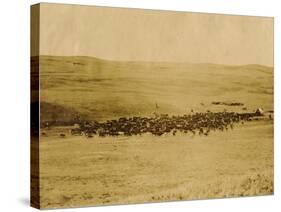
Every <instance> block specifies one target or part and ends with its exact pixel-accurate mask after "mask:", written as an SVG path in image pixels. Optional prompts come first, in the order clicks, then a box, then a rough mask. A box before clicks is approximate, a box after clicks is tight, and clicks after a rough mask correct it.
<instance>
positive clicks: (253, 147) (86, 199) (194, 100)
mask: <svg viewBox="0 0 281 212" xmlns="http://www.w3.org/2000/svg"><path fill="white" fill-rule="evenodd" d="M40 101H41V117H40V118H41V122H48V121H52V120H63V121H68V120H71V119H73V118H74V117H75V116H77V114H79V115H81V116H82V117H84V118H87V119H89V120H97V121H105V120H109V119H116V118H120V117H130V116H152V114H153V113H154V112H157V113H168V114H189V113H191V110H193V111H197V112H206V111H207V110H210V111H223V110H227V111H235V112H245V110H246V111H251V112H252V111H254V110H255V109H256V108H257V107H262V108H263V109H264V111H266V112H268V111H273V69H272V68H270V67H265V66H260V65H246V66H226V65H216V64H184V63H177V64H176V63H149V62H115V61H105V60H101V59H97V58H89V57H52V56H40ZM212 102H241V103H243V104H244V105H243V106H240V105H239V106H229V105H228V104H223V105H221V104H218V105H216V104H212ZM156 105H157V107H156ZM266 115H267V114H266ZM69 131H70V127H67V126H53V127H50V128H48V129H45V128H42V129H41V133H42V132H44V136H43V135H42V136H41V137H40V197H41V198H40V201H41V207H42V208H56V207H74V206H81V205H84V206H88V205H93V204H95V205H103V204H117V203H139V202H157V201H166V200H183V199H205V198H220V197H235V196H249V195H266V194H272V193H273V191H274V187H273V184H274V180H273V120H272V119H269V118H265V119H263V120H258V121H251V122H247V123H244V124H242V123H239V124H236V125H235V126H234V129H233V130H228V131H224V132H219V131H216V132H211V133H210V135H208V136H199V135H192V134H189V133H188V134H180V133H179V134H177V135H176V136H173V135H163V136H152V135H149V134H144V135H140V136H118V137H111V136H106V137H98V136H94V137H93V138H87V137H85V136H72V135H71V134H70V133H69ZM60 133H64V135H65V137H64V138H61V137H60V136H59V135H60Z"/></svg>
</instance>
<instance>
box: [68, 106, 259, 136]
mask: <svg viewBox="0 0 281 212" xmlns="http://www.w3.org/2000/svg"><path fill="white" fill-rule="evenodd" d="M262 115H263V114H261V113H260V112H259V111H258V110H257V111H256V112H255V113H235V112H207V113H194V114H189V115H183V116H169V115H167V114H162V115H156V116H155V117H130V118H124V117H122V118H119V119H118V120H108V121H106V122H97V121H93V122H84V123H80V124H79V125H77V126H76V127H75V128H73V129H72V130H71V134H72V135H85V136H87V137H93V136H94V135H98V136H120V135H125V136H131V135H140V134H144V133H151V134H152V135H155V136H161V135H163V134H167V133H171V134H172V135H176V134H177V133H178V132H182V133H188V132H189V133H192V134H194V135H195V134H199V135H206V136H207V135H208V134H209V133H210V131H212V130H213V131H216V130H221V131H224V130H228V129H229V128H230V129H232V128H233V124H234V123H238V122H241V123H242V124H243V123H244V121H251V120H253V119H258V116H262Z"/></svg>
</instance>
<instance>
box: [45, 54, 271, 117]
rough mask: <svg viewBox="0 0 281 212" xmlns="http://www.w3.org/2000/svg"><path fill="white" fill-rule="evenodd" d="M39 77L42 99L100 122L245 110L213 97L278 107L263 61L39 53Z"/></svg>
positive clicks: (251, 104)
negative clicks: (163, 60) (145, 59)
mask: <svg viewBox="0 0 281 212" xmlns="http://www.w3.org/2000/svg"><path fill="white" fill-rule="evenodd" d="M40 76H41V81H40V88H41V90H40V98H41V101H42V102H47V103H49V104H52V105H58V106H59V107H65V108H68V109H67V110H70V111H71V110H73V111H77V112H79V113H81V114H86V116H87V117H88V118H89V119H96V120H106V119H112V118H119V117H121V116H133V115H143V116H149V115H151V114H152V113H153V112H159V113H169V114H182V113H189V112H190V111H191V109H193V110H194V111H206V110H212V111H222V110H223V109H227V110H233V111H241V110H242V107H228V106H225V105H213V104H212V102H213V101H223V102H241V103H243V104H244V107H247V110H251V111H252V110H254V109H255V108H257V107H263V108H264V109H265V110H272V109H273V69H272V68H270V67H265V66H261V65H245V66H226V65H217V64H184V63H160V62H116V61H106V60H101V59H97V58H91V57H57V56H40ZM156 105H157V106H156ZM58 111H60V112H59V114H57V115H54V117H56V119H63V116H61V115H60V114H61V109H60V110H58ZM42 116H43V117H44V113H43V114H42V115H41V117H42ZM46 116H47V115H46ZM48 117H49V116H48ZM67 117H69V116H67Z"/></svg>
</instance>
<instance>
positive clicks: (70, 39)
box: [40, 3, 273, 66]
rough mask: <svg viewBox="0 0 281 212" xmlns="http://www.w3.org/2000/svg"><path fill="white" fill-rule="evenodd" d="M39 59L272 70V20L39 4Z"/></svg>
mask: <svg viewBox="0 0 281 212" xmlns="http://www.w3.org/2000/svg"><path fill="white" fill-rule="evenodd" d="M40 21H41V22H40V54H41V55H61V56H93V57H98V58H102V59H109V60H122V61H164V62H187V63H219V64H233V65H242V64H262V65H268V66H273V18H268V17H249V16H231V15H216V14H202V13H188V12H171V11H155V10H140V9H121V8H108V7H93V6H77V5H76V6H75V5H63V4H47V3H43V4H41V9H40Z"/></svg>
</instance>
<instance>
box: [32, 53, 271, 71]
mask: <svg viewBox="0 0 281 212" xmlns="http://www.w3.org/2000/svg"><path fill="white" fill-rule="evenodd" d="M30 57H31V58H32V57H84V58H91V59H97V60H103V61H108V62H129V63H175V64H190V65H200V64H201V65H203V64H205V65H222V66H249V65H258V66H264V67H267V68H274V63H273V65H265V64H260V63H244V64H227V63H215V62H201V63H200V62H184V61H163V60H156V61H151V60H114V59H106V58H101V57H97V56H88V55H47V54H42V55H31V56H30Z"/></svg>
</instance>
